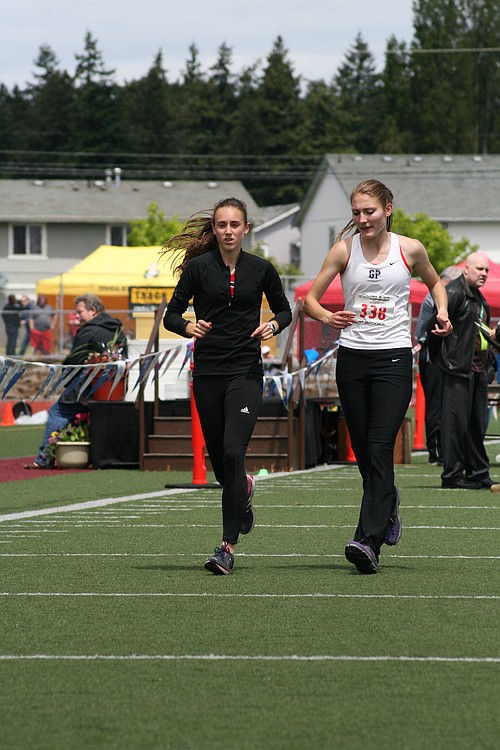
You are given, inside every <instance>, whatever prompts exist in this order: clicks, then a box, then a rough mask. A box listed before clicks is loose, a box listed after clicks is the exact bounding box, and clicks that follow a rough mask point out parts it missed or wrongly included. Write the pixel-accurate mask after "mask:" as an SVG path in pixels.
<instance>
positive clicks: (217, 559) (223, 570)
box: [205, 542, 234, 576]
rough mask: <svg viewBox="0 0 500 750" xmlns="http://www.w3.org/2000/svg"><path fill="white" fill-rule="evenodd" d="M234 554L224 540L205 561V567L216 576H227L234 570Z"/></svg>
mask: <svg viewBox="0 0 500 750" xmlns="http://www.w3.org/2000/svg"><path fill="white" fill-rule="evenodd" d="M233 565H234V555H233V553H232V552H230V551H229V547H228V546H227V544H226V543H225V542H222V544H221V546H220V547H216V548H215V550H214V554H213V555H212V557H209V558H208V560H207V561H206V563H205V568H206V569H207V570H209V571H210V572H211V573H213V574H214V575H216V576H227V575H229V574H230V573H232V572H233Z"/></svg>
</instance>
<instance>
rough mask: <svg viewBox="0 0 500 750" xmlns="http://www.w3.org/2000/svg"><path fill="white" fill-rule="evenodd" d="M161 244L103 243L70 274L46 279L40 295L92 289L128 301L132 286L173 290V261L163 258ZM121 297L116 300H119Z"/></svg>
mask: <svg viewBox="0 0 500 750" xmlns="http://www.w3.org/2000/svg"><path fill="white" fill-rule="evenodd" d="M160 251H161V248H160V247H157V246H152V247H116V246H112V245H101V246H100V247H98V248H97V250H94V252H93V253H91V254H90V255H88V256H87V257H86V258H84V259H83V260H82V261H80V263H77V264H76V265H75V266H73V268H71V269H70V270H69V271H66V273H62V274H60V275H58V276H51V277H50V278H48V279H42V280H41V281H39V282H38V283H37V287H36V291H37V294H45V295H47V297H49V296H50V297H52V299H53V300H54V301H55V300H56V299H57V297H60V296H61V293H62V294H63V295H64V296H65V297H66V296H70V297H75V296H76V295H78V294H84V293H85V292H89V293H91V294H97V295H99V297H101V298H102V299H103V301H104V298H105V297H106V298H109V297H113V298H116V297H120V298H122V299H124V298H126V299H127V301H128V293H129V287H145V286H151V287H163V288H167V289H173V288H174V286H175V278H174V276H173V274H172V271H171V268H170V264H169V261H168V260H167V261H166V262H163V261H161V260H159V253H160ZM115 301H117V300H113V302H115Z"/></svg>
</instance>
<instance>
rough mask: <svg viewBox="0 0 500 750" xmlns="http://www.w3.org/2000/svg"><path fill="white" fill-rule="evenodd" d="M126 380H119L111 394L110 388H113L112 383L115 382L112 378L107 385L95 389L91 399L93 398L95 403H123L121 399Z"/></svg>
mask: <svg viewBox="0 0 500 750" xmlns="http://www.w3.org/2000/svg"><path fill="white" fill-rule="evenodd" d="M126 380H127V379H126V377H123V378H121V380H119V381H118V383H117V384H116V387H115V389H114V390H113V393H111V388H112V387H113V383H114V382H115V381H114V378H112V379H111V380H110V381H108V382H107V383H102V384H101V385H100V386H98V387H97V388H96V389H95V391H94V393H93V394H92V396H91V398H93V399H94V400H95V401H123V399H124V398H125V390H126Z"/></svg>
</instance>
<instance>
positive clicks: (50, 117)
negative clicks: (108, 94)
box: [27, 45, 75, 152]
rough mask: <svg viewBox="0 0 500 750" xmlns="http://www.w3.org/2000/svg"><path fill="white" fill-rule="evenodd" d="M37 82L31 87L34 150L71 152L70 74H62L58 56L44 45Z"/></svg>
mask: <svg viewBox="0 0 500 750" xmlns="http://www.w3.org/2000/svg"><path fill="white" fill-rule="evenodd" d="M33 76H34V79H35V82H34V83H33V84H32V85H30V86H28V89H27V91H28V92H29V98H30V105H31V117H30V120H31V140H32V144H33V145H32V147H33V148H35V149H40V150H45V151H53V152H57V151H66V150H68V149H70V148H71V142H72V133H73V128H74V121H73V116H74V100H75V90H74V87H73V81H72V79H71V76H70V75H69V73H68V72H67V71H65V70H61V68H60V65H59V61H58V59H57V56H56V54H55V52H54V51H53V50H52V49H51V48H50V47H49V46H47V45H42V46H41V47H40V50H39V54H38V57H37V58H36V60H35V72H34V74H33Z"/></svg>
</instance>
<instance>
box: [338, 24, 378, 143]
mask: <svg viewBox="0 0 500 750" xmlns="http://www.w3.org/2000/svg"><path fill="white" fill-rule="evenodd" d="M333 82H334V87H335V92H336V94H337V97H338V100H339V112H338V116H339V123H340V125H341V127H342V128H343V132H344V138H345V140H346V142H348V143H350V146H351V148H352V149H354V150H356V151H359V152H361V153H367V154H369V153H373V152H374V151H375V144H376V140H377V136H378V133H379V130H380V127H381V123H382V120H383V115H384V113H383V110H382V91H381V81H380V76H379V75H378V73H377V72H376V70H375V61H374V58H373V55H372V53H371V52H370V50H369V49H368V45H367V44H366V42H365V41H364V39H363V36H362V35H361V34H357V36H356V38H355V40H354V44H353V46H352V47H351V49H350V50H349V51H348V52H347V54H346V56H345V61H344V62H343V63H342V65H341V66H340V68H339V70H338V72H337V74H336V75H335V77H334V79H333Z"/></svg>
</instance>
